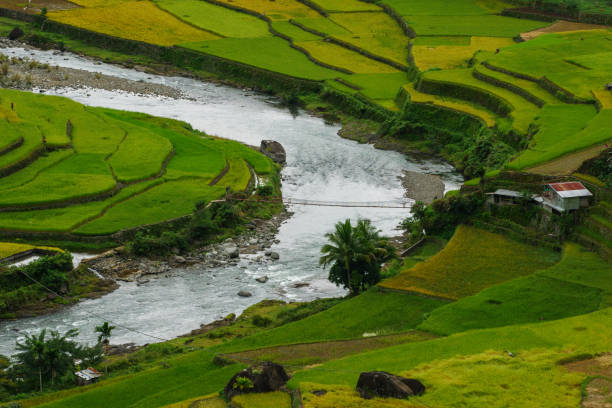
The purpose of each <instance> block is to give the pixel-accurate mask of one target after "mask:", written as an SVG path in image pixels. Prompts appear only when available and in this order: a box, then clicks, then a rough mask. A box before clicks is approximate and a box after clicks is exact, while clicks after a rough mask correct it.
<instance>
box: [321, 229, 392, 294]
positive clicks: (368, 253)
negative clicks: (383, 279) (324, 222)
mask: <svg viewBox="0 0 612 408" xmlns="http://www.w3.org/2000/svg"><path fill="white" fill-rule="evenodd" d="M325 236H326V238H327V239H328V240H329V241H330V244H326V245H324V246H323V247H322V248H321V253H322V254H323V256H321V258H320V259H319V264H321V265H322V266H323V267H325V266H327V265H331V268H330V270H329V280H330V281H331V282H332V283H335V284H336V286H340V285H342V286H343V287H344V288H348V289H349V292H350V294H358V293H360V292H362V291H364V290H366V288H368V287H370V286H372V285H375V284H377V283H378V282H379V281H380V267H381V265H382V264H383V263H385V262H387V261H389V260H391V259H393V258H394V257H395V256H396V254H395V248H394V247H393V246H392V245H391V244H390V243H389V240H388V238H385V237H381V236H380V234H379V232H378V231H377V230H376V228H375V227H374V226H373V225H371V223H370V221H369V220H359V221H357V225H356V226H355V227H353V226H352V225H351V220H350V219H347V220H346V221H345V222H338V223H337V224H336V227H335V231H334V232H333V233H328V234H326V235H325Z"/></svg>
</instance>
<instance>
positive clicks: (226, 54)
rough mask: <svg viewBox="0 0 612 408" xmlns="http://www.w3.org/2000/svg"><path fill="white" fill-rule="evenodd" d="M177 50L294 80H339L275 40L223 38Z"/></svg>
mask: <svg viewBox="0 0 612 408" xmlns="http://www.w3.org/2000/svg"><path fill="white" fill-rule="evenodd" d="M181 46H183V47H185V48H189V49H192V50H195V51H201V52H204V53H207V54H213V55H216V56H218V57H223V58H227V59H231V60H234V61H238V62H242V63H244V64H248V65H252V66H255V67H258V68H263V69H267V70H270V71H275V72H279V73H281V74H285V75H289V76H293V77H297V78H306V79H314V80H323V79H332V78H337V77H339V76H342V74H341V73H339V72H338V71H334V70H331V69H328V68H324V67H321V66H319V65H316V64H315V63H314V62H312V61H310V60H309V59H308V58H307V57H306V55H305V54H303V53H301V52H300V51H298V50H295V49H293V48H290V47H289V43H288V42H287V41H285V40H283V39H281V38H278V37H271V38H223V39H221V40H214V41H203V42H193V43H185V44H181Z"/></svg>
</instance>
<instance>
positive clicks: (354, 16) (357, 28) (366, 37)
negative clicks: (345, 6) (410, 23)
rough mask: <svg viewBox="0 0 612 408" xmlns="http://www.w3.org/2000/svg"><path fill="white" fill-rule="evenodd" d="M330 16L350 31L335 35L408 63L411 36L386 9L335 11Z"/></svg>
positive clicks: (399, 61) (378, 53)
mask: <svg viewBox="0 0 612 408" xmlns="http://www.w3.org/2000/svg"><path fill="white" fill-rule="evenodd" d="M329 19H330V20H331V21H333V22H334V23H336V24H338V25H340V26H341V27H343V28H345V29H346V30H348V31H350V33H351V34H336V35H332V36H333V37H336V38H338V39H340V40H342V41H345V42H347V43H350V44H353V45H355V46H357V47H360V48H362V49H364V50H366V51H368V52H370V53H372V54H375V55H379V56H381V57H385V58H388V59H390V60H393V61H395V62H398V63H400V64H404V65H407V59H408V44H409V40H408V37H406V36H405V35H404V33H403V32H402V30H401V29H400V27H399V26H398V25H397V23H396V22H395V21H394V20H393V19H392V18H391V17H390V16H389V15H388V14H386V13H383V12H368V13H333V14H331V15H330V16H329Z"/></svg>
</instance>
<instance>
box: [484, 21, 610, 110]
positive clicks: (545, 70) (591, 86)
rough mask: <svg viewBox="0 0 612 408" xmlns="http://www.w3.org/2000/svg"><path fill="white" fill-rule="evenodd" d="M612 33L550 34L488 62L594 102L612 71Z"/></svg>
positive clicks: (496, 56) (494, 57) (602, 31)
mask: <svg viewBox="0 0 612 408" xmlns="http://www.w3.org/2000/svg"><path fill="white" fill-rule="evenodd" d="M611 36H612V33H611V32H610V30H591V31H576V32H569V33H557V34H547V35H542V36H540V37H537V38H535V39H533V40H530V41H527V42H524V43H520V44H516V45H514V46H512V47H508V48H505V49H503V50H502V51H501V52H500V53H499V54H497V55H492V56H490V57H489V58H488V59H487V60H488V62H489V63H490V64H492V65H493V66H497V67H501V68H505V69H507V70H510V71H513V72H518V73H521V74H524V75H529V76H531V77H533V78H537V79H539V78H542V77H546V78H548V79H549V80H551V81H553V82H554V83H556V84H557V85H558V86H560V87H561V88H563V89H566V90H567V91H570V92H572V93H573V94H575V95H576V96H578V97H581V98H585V99H593V95H592V94H591V91H592V90H600V89H603V87H604V85H605V84H606V83H607V82H609V73H610V70H611V69H612V65H611V64H612V62H611V61H612V58H610V53H611V52H612V41H610V38H611Z"/></svg>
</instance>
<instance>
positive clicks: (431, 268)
mask: <svg viewBox="0 0 612 408" xmlns="http://www.w3.org/2000/svg"><path fill="white" fill-rule="evenodd" d="M556 260H557V255H556V254H555V253H553V252H550V251H549V250H545V249H540V248H536V247H532V246H529V245H526V244H522V243H519V242H515V241H512V240H510V239H508V238H505V237H503V236H501V235H498V234H493V233H490V232H487V231H483V230H479V229H477V228H473V227H468V226H459V227H458V228H457V231H456V232H455V235H453V238H452V239H451V240H450V242H449V243H448V245H447V246H446V247H445V248H444V249H443V250H442V251H441V252H439V253H438V254H437V255H434V256H433V257H431V258H430V259H428V260H427V261H425V262H422V263H420V264H417V265H416V266H414V267H413V268H410V269H408V270H405V271H402V272H401V273H400V274H399V275H397V276H395V277H393V278H391V279H388V280H386V281H383V282H381V283H380V284H379V285H380V286H381V287H383V288H388V289H394V290H402V291H406V292H414V293H421V294H425V295H430V296H436V297H440V298H444V299H452V300H455V299H460V298H463V297H466V296H470V295H474V294H476V293H478V292H480V291H481V290H482V289H484V288H487V287H489V286H491V285H494V284H496V283H501V282H505V281H507V280H510V279H512V278H516V277H519V276H525V275H529V274H531V273H534V272H536V271H538V270H540V269H544V268H546V267H547V266H550V265H552V264H553V263H554V262H555V261H556Z"/></svg>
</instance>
